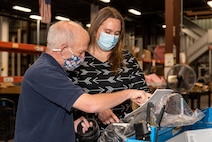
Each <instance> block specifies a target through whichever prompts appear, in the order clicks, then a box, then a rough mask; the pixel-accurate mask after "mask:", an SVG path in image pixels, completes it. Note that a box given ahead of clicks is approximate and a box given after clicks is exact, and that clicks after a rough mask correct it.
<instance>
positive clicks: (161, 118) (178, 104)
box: [98, 89, 204, 142]
mask: <svg viewBox="0 0 212 142" xmlns="http://www.w3.org/2000/svg"><path fill="white" fill-rule="evenodd" d="M149 103H152V107H151V108H150V109H148V104H149ZM147 110H150V112H149V117H150V118H149V119H147V118H148V117H147V116H148V113H147ZM161 112H162V113H161ZM161 114H162V115H161ZM203 117H204V113H203V112H202V111H200V110H198V109H196V110H195V111H193V110H192V109H191V108H190V107H189V106H188V104H187V103H186V102H185V101H184V99H183V97H182V95H180V94H178V93H174V92H173V90H170V89H157V90H156V91H155V92H154V94H153V96H152V97H151V98H150V99H149V100H148V102H146V103H145V104H143V106H140V107H139V108H137V109H136V110H134V111H133V112H131V113H130V114H127V115H126V116H125V117H124V118H122V119H121V122H120V124H119V123H115V124H110V125H109V126H108V127H107V128H106V129H104V131H103V133H102V134H101V136H100V137H99V139H98V142H124V141H126V139H127V137H130V136H132V135H135V130H134V124H136V123H139V122H141V121H148V123H149V124H150V125H152V126H156V127H179V126H186V125H192V124H194V123H195V122H197V121H199V120H200V119H202V118H203Z"/></svg>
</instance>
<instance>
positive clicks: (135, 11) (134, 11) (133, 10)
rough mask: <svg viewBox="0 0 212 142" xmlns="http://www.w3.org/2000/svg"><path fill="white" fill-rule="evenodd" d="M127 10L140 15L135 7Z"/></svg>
mask: <svg viewBox="0 0 212 142" xmlns="http://www.w3.org/2000/svg"><path fill="white" fill-rule="evenodd" d="M128 12H130V13H132V14H134V15H141V12H140V11H138V10H135V9H128Z"/></svg>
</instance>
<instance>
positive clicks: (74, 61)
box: [64, 48, 84, 71]
mask: <svg viewBox="0 0 212 142" xmlns="http://www.w3.org/2000/svg"><path fill="white" fill-rule="evenodd" d="M68 49H69V51H70V52H71V54H72V56H71V57H70V58H68V59H64V68H65V70H67V71H73V70H75V69H76V68H78V67H79V66H80V64H81V63H82V62H83V61H84V58H82V57H78V56H76V55H74V54H73V52H72V51H71V49H70V48H68Z"/></svg>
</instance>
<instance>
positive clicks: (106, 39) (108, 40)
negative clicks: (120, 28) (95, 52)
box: [97, 32, 119, 51]
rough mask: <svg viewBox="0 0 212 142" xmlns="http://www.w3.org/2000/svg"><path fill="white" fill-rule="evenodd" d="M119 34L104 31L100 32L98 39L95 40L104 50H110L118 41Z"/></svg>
mask: <svg viewBox="0 0 212 142" xmlns="http://www.w3.org/2000/svg"><path fill="white" fill-rule="evenodd" d="M118 40H119V36H118V35H111V34H107V33H104V32H101V33H100V37H99V40H98V41H97V43H98V45H99V47H100V48H101V49H102V50H104V51H110V50H111V49H113V48H114V47H115V46H116V44H117V43H118Z"/></svg>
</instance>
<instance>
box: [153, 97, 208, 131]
mask: <svg viewBox="0 0 212 142" xmlns="http://www.w3.org/2000/svg"><path fill="white" fill-rule="evenodd" d="M158 102H159V103H158V104H157V105H155V107H154V108H153V110H152V111H153V112H152V114H153V115H154V116H153V118H154V121H156V118H157V115H158V114H159V112H160V110H161V108H162V107H163V106H165V110H164V114H163V117H162V121H161V124H160V126H161V127H179V126H186V125H192V124H194V123H195V122H197V121H198V120H200V119H202V118H203V117H204V113H203V112H202V111H200V110H199V109H196V110H194V111H193V110H192V109H191V108H190V107H189V106H188V104H187V103H186V102H185V100H184V99H183V97H182V95H180V94H178V93H172V94H169V95H165V96H163V97H162V98H161V100H159V101H158Z"/></svg>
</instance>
